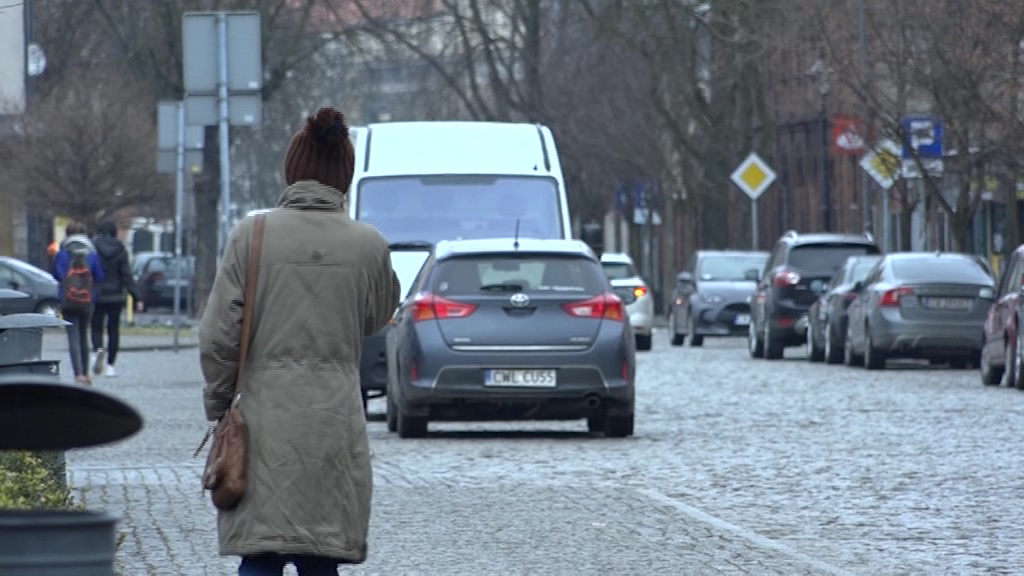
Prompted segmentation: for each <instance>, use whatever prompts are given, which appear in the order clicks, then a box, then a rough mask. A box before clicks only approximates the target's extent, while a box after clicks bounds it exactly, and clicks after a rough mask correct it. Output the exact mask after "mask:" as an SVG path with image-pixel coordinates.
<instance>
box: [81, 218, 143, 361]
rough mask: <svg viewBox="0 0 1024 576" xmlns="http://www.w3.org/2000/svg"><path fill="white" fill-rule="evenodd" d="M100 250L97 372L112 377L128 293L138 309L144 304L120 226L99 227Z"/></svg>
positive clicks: (95, 337)
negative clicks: (100, 275) (119, 237)
mask: <svg viewBox="0 0 1024 576" xmlns="http://www.w3.org/2000/svg"><path fill="white" fill-rule="evenodd" d="M95 244H96V252H97V254H99V257H100V262H101V263H102V265H103V280H102V281H101V282H98V283H97V284H96V287H97V289H96V307H95V309H94V310H93V314H92V348H93V350H94V351H95V352H94V353H93V358H92V371H93V374H96V375H97V376H99V375H100V374H103V375H104V376H106V377H108V378H112V377H114V376H116V375H117V371H116V370H115V369H114V364H115V363H116V362H117V350H118V347H119V346H120V342H121V312H122V311H123V310H124V305H125V301H126V299H127V298H126V294H131V295H132V298H133V299H134V300H135V309H136V311H138V312H142V310H143V303H142V298H141V295H140V294H139V289H138V287H137V286H136V285H135V278H134V277H133V276H132V267H131V264H130V263H129V262H128V250H127V249H125V247H124V244H122V243H121V240H119V239H118V238H117V225H116V224H114V223H113V222H111V221H109V220H108V221H106V222H101V223H100V225H99V227H97V229H96V239H95ZM104 327H106V331H107V345H106V346H104V345H103V329H104Z"/></svg>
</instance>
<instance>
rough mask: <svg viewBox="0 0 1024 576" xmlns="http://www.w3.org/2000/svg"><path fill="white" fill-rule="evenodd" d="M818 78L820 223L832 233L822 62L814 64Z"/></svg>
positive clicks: (825, 70)
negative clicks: (819, 100) (819, 101)
mask: <svg viewBox="0 0 1024 576" xmlns="http://www.w3.org/2000/svg"><path fill="white" fill-rule="evenodd" d="M815 67H816V68H817V76H818V93H819V94H820V95H821V108H820V111H819V112H820V118H819V119H818V124H819V126H820V127H821V203H822V206H821V216H822V218H821V222H822V227H823V228H824V229H825V231H826V232H831V231H832V191H831V189H830V186H829V184H830V179H829V177H828V149H829V136H828V109H827V107H826V100H827V98H828V92H829V78H828V73H829V70H828V67H827V66H826V65H825V63H824V61H822V60H818V61H817V62H815Z"/></svg>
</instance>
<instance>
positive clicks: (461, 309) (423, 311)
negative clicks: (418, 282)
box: [413, 292, 477, 322]
mask: <svg viewBox="0 0 1024 576" xmlns="http://www.w3.org/2000/svg"><path fill="white" fill-rule="evenodd" d="M476 309H477V306H476V304H465V303H463V302H455V301H454V300H449V299H447V298H444V297H442V296H436V295H434V294H431V293H430V292H427V293H425V294H420V295H419V296H417V297H416V299H415V300H414V301H413V320H414V321H415V322H422V321H424V320H447V319H452V318H465V317H467V316H469V315H470V314H472V313H473V312H474V311H476Z"/></svg>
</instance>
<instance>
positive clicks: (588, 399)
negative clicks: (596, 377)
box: [583, 394, 601, 408]
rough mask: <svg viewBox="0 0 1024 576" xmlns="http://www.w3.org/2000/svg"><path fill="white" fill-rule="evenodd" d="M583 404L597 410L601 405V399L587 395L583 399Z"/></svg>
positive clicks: (593, 395)
mask: <svg viewBox="0 0 1024 576" xmlns="http://www.w3.org/2000/svg"><path fill="white" fill-rule="evenodd" d="M583 403H584V404H586V405H587V408H597V407H599V406H600V405H601V397H600V396H598V395H597V394H587V395H586V396H584V397H583Z"/></svg>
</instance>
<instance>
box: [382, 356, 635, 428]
mask: <svg viewBox="0 0 1024 576" xmlns="http://www.w3.org/2000/svg"><path fill="white" fill-rule="evenodd" d="M482 373H483V371H482V369H480V368H479V367H469V366H451V367H447V368H445V369H444V370H443V371H442V373H441V374H440V375H439V378H438V379H437V382H438V386H435V387H428V386H430V385H431V384H432V383H433V381H431V380H421V381H418V382H415V383H414V384H413V385H412V386H407V387H405V388H403V401H402V410H403V412H405V413H406V414H409V415H411V416H424V417H429V418H431V419H438V420H463V421H473V420H573V419H578V418H585V417H587V416H590V415H592V414H596V413H598V412H599V411H605V410H607V412H608V413H609V414H616V413H622V414H628V413H632V411H633V399H634V390H633V386H632V385H631V384H629V383H626V382H625V381H623V380H621V379H619V380H618V381H617V382H615V384H617V385H606V384H605V381H604V380H603V378H602V377H601V375H600V371H599V370H597V369H596V368H593V367H583V366H579V367H570V368H560V369H558V378H559V381H558V385H557V386H556V387H554V388H508V387H491V386H485V385H483V383H482V382H483V377H482Z"/></svg>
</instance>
